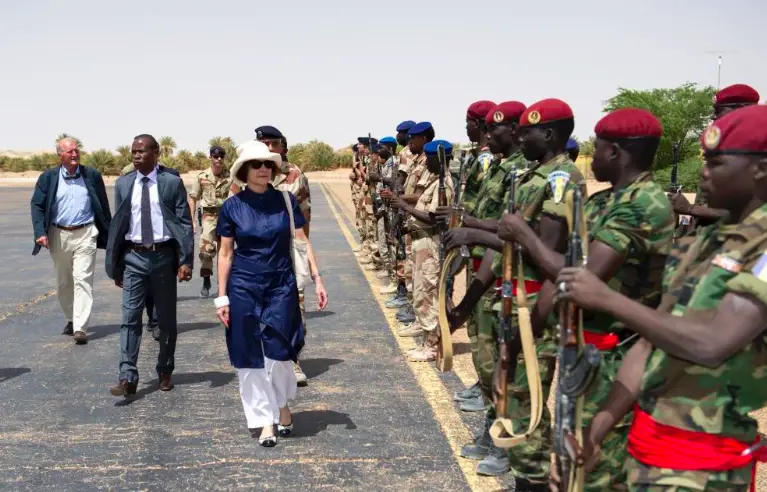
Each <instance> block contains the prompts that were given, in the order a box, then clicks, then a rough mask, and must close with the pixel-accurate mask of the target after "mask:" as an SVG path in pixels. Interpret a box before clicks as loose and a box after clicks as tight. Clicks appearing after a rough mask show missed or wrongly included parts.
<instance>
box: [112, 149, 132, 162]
mask: <svg viewBox="0 0 767 492" xmlns="http://www.w3.org/2000/svg"><path fill="white" fill-rule="evenodd" d="M115 150H116V151H117V153H118V154H120V158H121V159H123V160H125V161H131V160H132V159H131V157H132V156H131V151H130V147H128V146H127V145H121V146H119V147H117V148H116V149H115Z"/></svg>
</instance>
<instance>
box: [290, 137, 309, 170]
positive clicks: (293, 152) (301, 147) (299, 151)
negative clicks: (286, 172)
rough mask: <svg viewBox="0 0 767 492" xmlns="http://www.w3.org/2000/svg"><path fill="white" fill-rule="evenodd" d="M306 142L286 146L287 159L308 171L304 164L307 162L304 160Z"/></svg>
mask: <svg viewBox="0 0 767 492" xmlns="http://www.w3.org/2000/svg"><path fill="white" fill-rule="evenodd" d="M305 154H306V144H303V143H297V144H293V145H291V146H290V147H289V148H288V160H289V161H290V162H292V163H293V164H295V165H296V166H298V167H300V168H301V169H302V170H304V171H308V169H306V166H307V165H308V164H309V163H308V161H307V160H306V156H305Z"/></svg>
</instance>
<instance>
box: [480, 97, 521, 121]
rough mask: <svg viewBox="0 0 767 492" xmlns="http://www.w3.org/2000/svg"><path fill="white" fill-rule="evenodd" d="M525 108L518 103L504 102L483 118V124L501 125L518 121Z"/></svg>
mask: <svg viewBox="0 0 767 492" xmlns="http://www.w3.org/2000/svg"><path fill="white" fill-rule="evenodd" d="M525 109H527V108H526V106H525V105H524V104H522V103H521V102H519V101H506V102H502V103H501V104H498V105H496V106H494V107H493V109H491V110H490V111H489V112H488V113H487V116H485V123H487V124H488V125H492V124H493V123H503V122H506V121H519V117H520V116H522V113H524V112H525Z"/></svg>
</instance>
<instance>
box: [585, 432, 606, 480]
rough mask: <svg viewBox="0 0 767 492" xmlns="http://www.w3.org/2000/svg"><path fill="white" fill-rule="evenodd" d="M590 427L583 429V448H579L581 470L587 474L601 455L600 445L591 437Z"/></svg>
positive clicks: (597, 462) (596, 463)
mask: <svg viewBox="0 0 767 492" xmlns="http://www.w3.org/2000/svg"><path fill="white" fill-rule="evenodd" d="M590 430H591V428H587V429H586V430H584V431H583V448H582V450H581V458H582V459H583V472H584V473H585V474H586V475H588V474H589V473H591V471H592V470H593V469H594V468H595V467H596V466H597V465H598V464H599V459H600V458H601V456H602V447H601V446H600V445H599V444H596V443H595V442H594V440H593V439H592V438H591V435H590V432H589V431H590Z"/></svg>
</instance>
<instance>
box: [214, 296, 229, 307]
mask: <svg viewBox="0 0 767 492" xmlns="http://www.w3.org/2000/svg"><path fill="white" fill-rule="evenodd" d="M213 304H214V305H215V306H216V309H219V308H222V307H226V306H228V305H229V296H219V297H216V298H215V299H213Z"/></svg>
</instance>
